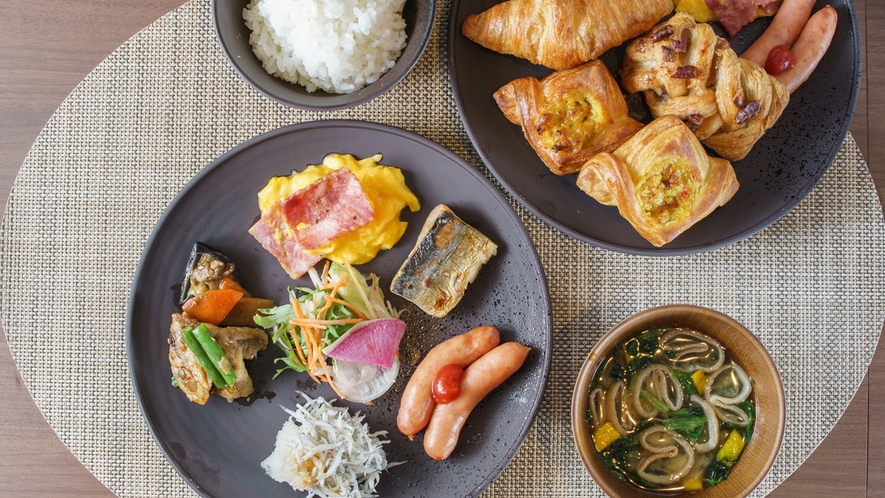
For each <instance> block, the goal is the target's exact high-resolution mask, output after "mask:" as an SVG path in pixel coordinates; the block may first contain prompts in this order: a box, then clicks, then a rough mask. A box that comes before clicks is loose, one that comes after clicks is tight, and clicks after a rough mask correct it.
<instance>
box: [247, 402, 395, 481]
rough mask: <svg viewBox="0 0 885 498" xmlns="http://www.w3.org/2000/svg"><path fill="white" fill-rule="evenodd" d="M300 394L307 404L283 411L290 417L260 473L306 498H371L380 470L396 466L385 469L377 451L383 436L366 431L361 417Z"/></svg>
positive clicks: (384, 459) (262, 464)
mask: <svg viewBox="0 0 885 498" xmlns="http://www.w3.org/2000/svg"><path fill="white" fill-rule="evenodd" d="M301 394H302V396H304V398H305V399H306V400H307V402H306V403H303V404H300V405H298V407H297V408H296V409H295V410H294V411H293V410H289V409H287V408H285V407H283V410H285V411H286V412H287V413H288V414H289V415H290V418H289V419H288V420H287V421H286V422H285V423H284V424H283V428H282V429H280V432H279V433H278V434H277V440H276V443H275V446H274V450H273V453H271V454H270V456H269V457H267V459H265V460H264V461H263V462H261V466H262V467H263V468H264V470H265V472H267V474H268V475H269V476H270V477H272V478H273V479H274V480H276V481H278V482H285V483H288V484H289V485H291V486H292V487H293V488H294V489H295V490H297V491H306V492H307V496H308V498H310V497H312V496H320V497H364V496H375V494H374V493H375V487H376V486H377V485H378V481H379V480H380V478H381V471H382V470H385V469H387V468H388V467H390V466H392V465H396V464H391V465H388V463H387V456H386V455H385V453H384V449H383V448H382V445H384V444H386V443H388V442H389V441H386V440H382V439H381V438H380V436H384V435H386V434H387V431H378V432H369V426H368V424H365V423H363V419H364V418H365V416H364V415H360V414H356V415H353V414H351V413H350V412H349V411H348V410H347V408H344V407H338V406H333V405H332V403H330V402H329V401H327V400H325V399H323V398H314V399H312V398H310V397H309V396H308V395H306V394H304V393H301Z"/></svg>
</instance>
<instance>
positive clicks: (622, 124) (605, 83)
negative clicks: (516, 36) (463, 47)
mask: <svg viewBox="0 0 885 498" xmlns="http://www.w3.org/2000/svg"><path fill="white" fill-rule="evenodd" d="M494 98H495V102H497V104H498V107H499V108H500V109H501V111H502V112H503V113H504V116H506V117H507V119H508V120H510V122H511V123H513V124H515V125H519V126H521V127H522V130H523V134H524V135H525V138H526V140H528V142H529V144H530V145H531V146H532V148H533V149H535V152H537V153H538V156H539V157H540V158H541V160H542V161H543V162H544V164H545V165H547V167H548V168H550V171H552V172H553V173H555V174H557V175H567V174H569V173H575V172H577V171H578V170H579V169H580V168H581V165H583V164H584V163H585V162H587V160H589V159H590V158H591V157H593V156H595V155H596V154H597V153H599V152H602V151H609V150H614V149H615V147H617V146H618V145H620V144H621V143H622V142H623V141H624V140H626V139H627V138H629V137H630V136H631V135H633V133H635V132H636V131H638V130H639V129H640V128H642V123H640V122H639V121H636V120H635V119H633V118H631V117H629V116H628V115H627V112H628V109H627V102H626V101H625V100H624V95H623V94H622V93H621V89H620V88H619V87H618V84H617V82H616V81H615V79H614V77H612V75H611V73H609V71H608V69H607V68H606V67H605V65H604V64H603V63H602V62H600V61H598V60H594V61H591V62H588V63H585V64H582V65H580V66H578V67H575V68H573V69H567V70H564V71H557V72H554V73H551V74H550V75H548V76H547V77H545V78H544V79H542V80H538V79H536V78H533V77H526V78H519V79H516V80H513V81H511V82H510V83H507V84H506V85H504V86H503V87H501V88H500V89H498V91H496V92H495V94H494Z"/></svg>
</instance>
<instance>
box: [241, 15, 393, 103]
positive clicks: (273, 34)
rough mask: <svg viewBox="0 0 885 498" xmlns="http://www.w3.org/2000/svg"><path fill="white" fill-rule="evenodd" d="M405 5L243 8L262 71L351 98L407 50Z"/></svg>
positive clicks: (378, 76) (308, 89)
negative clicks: (403, 15)
mask: <svg viewBox="0 0 885 498" xmlns="http://www.w3.org/2000/svg"><path fill="white" fill-rule="evenodd" d="M404 3H405V0H252V2H250V3H249V5H247V6H246V8H245V9H243V18H244V19H245V20H246V26H247V27H248V28H249V29H251V30H252V34H251V35H250V37H249V43H250V44H251V45H252V50H253V51H254V52H255V55H257V56H258V59H259V60H261V62H262V66H263V67H264V69H265V70H266V71H267V72H268V73H270V74H273V75H274V76H277V77H279V78H282V79H284V80H286V81H289V82H291V83H296V84H299V85H303V86H304V87H305V88H306V89H307V91H308V92H314V91H316V90H317V89H321V90H324V91H326V92H329V93H351V92H354V91H357V90H359V89H360V88H363V87H364V86H366V85H368V84H371V83H374V82H375V81H377V80H378V78H380V77H381V75H383V74H384V73H385V72H387V70H389V69H390V68H391V67H393V65H394V63H395V62H396V59H397V58H398V57H399V55H400V54H401V53H402V50H403V48H404V47H405V46H406V22H405V20H404V19H403V17H402V9H403V4H404Z"/></svg>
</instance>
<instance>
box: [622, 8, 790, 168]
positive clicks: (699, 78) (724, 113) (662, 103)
mask: <svg viewBox="0 0 885 498" xmlns="http://www.w3.org/2000/svg"><path fill="white" fill-rule="evenodd" d="M621 84H622V85H623V87H624V89H625V90H627V91H628V92H631V93H632V92H643V93H644V95H645V101H646V103H647V104H648V106H649V108H650V110H651V113H652V115H653V116H655V117H658V116H664V115H668V114H672V115H675V116H678V117H679V118H680V119H682V120H683V121H685V122H686V123H687V124H688V126H689V127H690V128H691V129H692V130H693V131H694V134H695V136H697V137H698V139H700V140H701V141H702V142H703V143H704V144H705V145H707V146H708V147H710V148H711V149H713V150H715V151H716V152H717V153H719V154H720V155H721V156H722V157H725V158H726V159H730V160H732V161H737V160H740V159H743V158H744V157H746V155H747V154H748V153H749V152H750V149H752V147H753V145H754V144H755V143H756V141H758V140H759V139H760V138H761V137H762V135H763V134H764V133H765V132H766V131H767V130H768V129H769V128H771V127H772V126H774V124H775V123H776V122H777V120H778V119H779V118H780V116H781V114H782V113H783V110H784V108H785V107H786V106H787V103H789V101H790V93H789V92H788V91H787V88H786V87H785V86H784V85H783V84H782V83H781V82H779V81H778V80H777V79H775V78H773V77H771V76H770V75H769V74H768V73H766V72H765V70H764V69H762V68H761V67H759V66H758V65H756V64H755V63H753V62H750V61H747V60H744V59H741V58H739V57H738V56H737V54H736V53H735V52H734V50H732V49H731V47H730V46H729V45H728V42H727V41H726V40H724V39H723V38H721V37H719V36H717V35H716V33H714V32H713V28H711V27H710V26H709V25H708V24H704V23H700V24H698V23H696V22H695V21H694V19H693V18H692V17H691V16H690V15H688V14H685V13H677V14H675V15H674V16H673V17H672V18H670V19H669V20H667V21H664V22H662V23H660V24H659V25H657V26H655V27H654V28H652V30H651V31H650V32H649V33H648V34H646V35H644V36H642V37H641V38H638V39H637V40H635V41H633V42H632V43H630V45H628V47H627V51H626V55H625V58H624V66H623V68H622V69H621Z"/></svg>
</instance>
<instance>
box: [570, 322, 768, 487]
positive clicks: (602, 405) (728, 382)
mask: <svg viewBox="0 0 885 498" xmlns="http://www.w3.org/2000/svg"><path fill="white" fill-rule="evenodd" d="M752 389H753V381H752V379H750V378H749V376H748V375H747V373H746V372H745V371H744V370H743V368H741V367H740V366H739V365H737V364H736V363H734V362H733V361H731V360H730V358H729V357H728V356H727V354H726V351H725V350H724V349H723V347H722V346H721V345H720V344H719V343H718V342H717V341H715V340H714V339H712V338H711V337H709V336H707V335H705V334H701V333H699V332H696V331H694V330H690V329H686V328H656V329H651V330H647V331H645V332H642V333H640V334H638V335H636V336H634V337H632V338H630V339H628V340H626V341H624V342H622V343H620V344H619V345H618V346H616V347H615V350H614V352H613V353H612V354H611V355H610V356H609V357H608V358H606V359H605V360H604V361H603V362H602V363H601V365H600V367H599V368H598V370H597V371H596V372H595V374H594V377H593V381H592V382H591V384H590V386H589V390H590V402H589V406H590V408H589V413H588V416H587V423H588V424H589V425H590V427H591V429H592V431H593V440H594V444H595V446H596V449H597V450H598V451H599V453H600V456H601V458H602V461H603V462H604V463H605V465H606V467H608V468H609V470H611V471H612V473H614V474H615V475H616V476H618V477H619V478H620V479H621V480H623V481H625V482H628V483H630V484H633V485H635V486H637V487H640V488H642V489H646V490H653V491H655V492H661V493H670V492H672V493H680V492H684V491H696V490H700V489H703V488H704V487H707V486H712V485H715V484H718V483H720V482H722V481H723V480H724V479H726V478H727V477H728V475H729V473H730V472H731V469H732V468H733V466H734V464H735V463H736V462H737V461H738V459H739V458H740V455H741V454H742V452H743V450H744V447H745V446H746V445H747V444H748V443H749V442H750V440H751V439H752V435H753V425H754V423H755V419H756V413H755V405H754V402H753V399H752V396H751V395H752Z"/></svg>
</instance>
